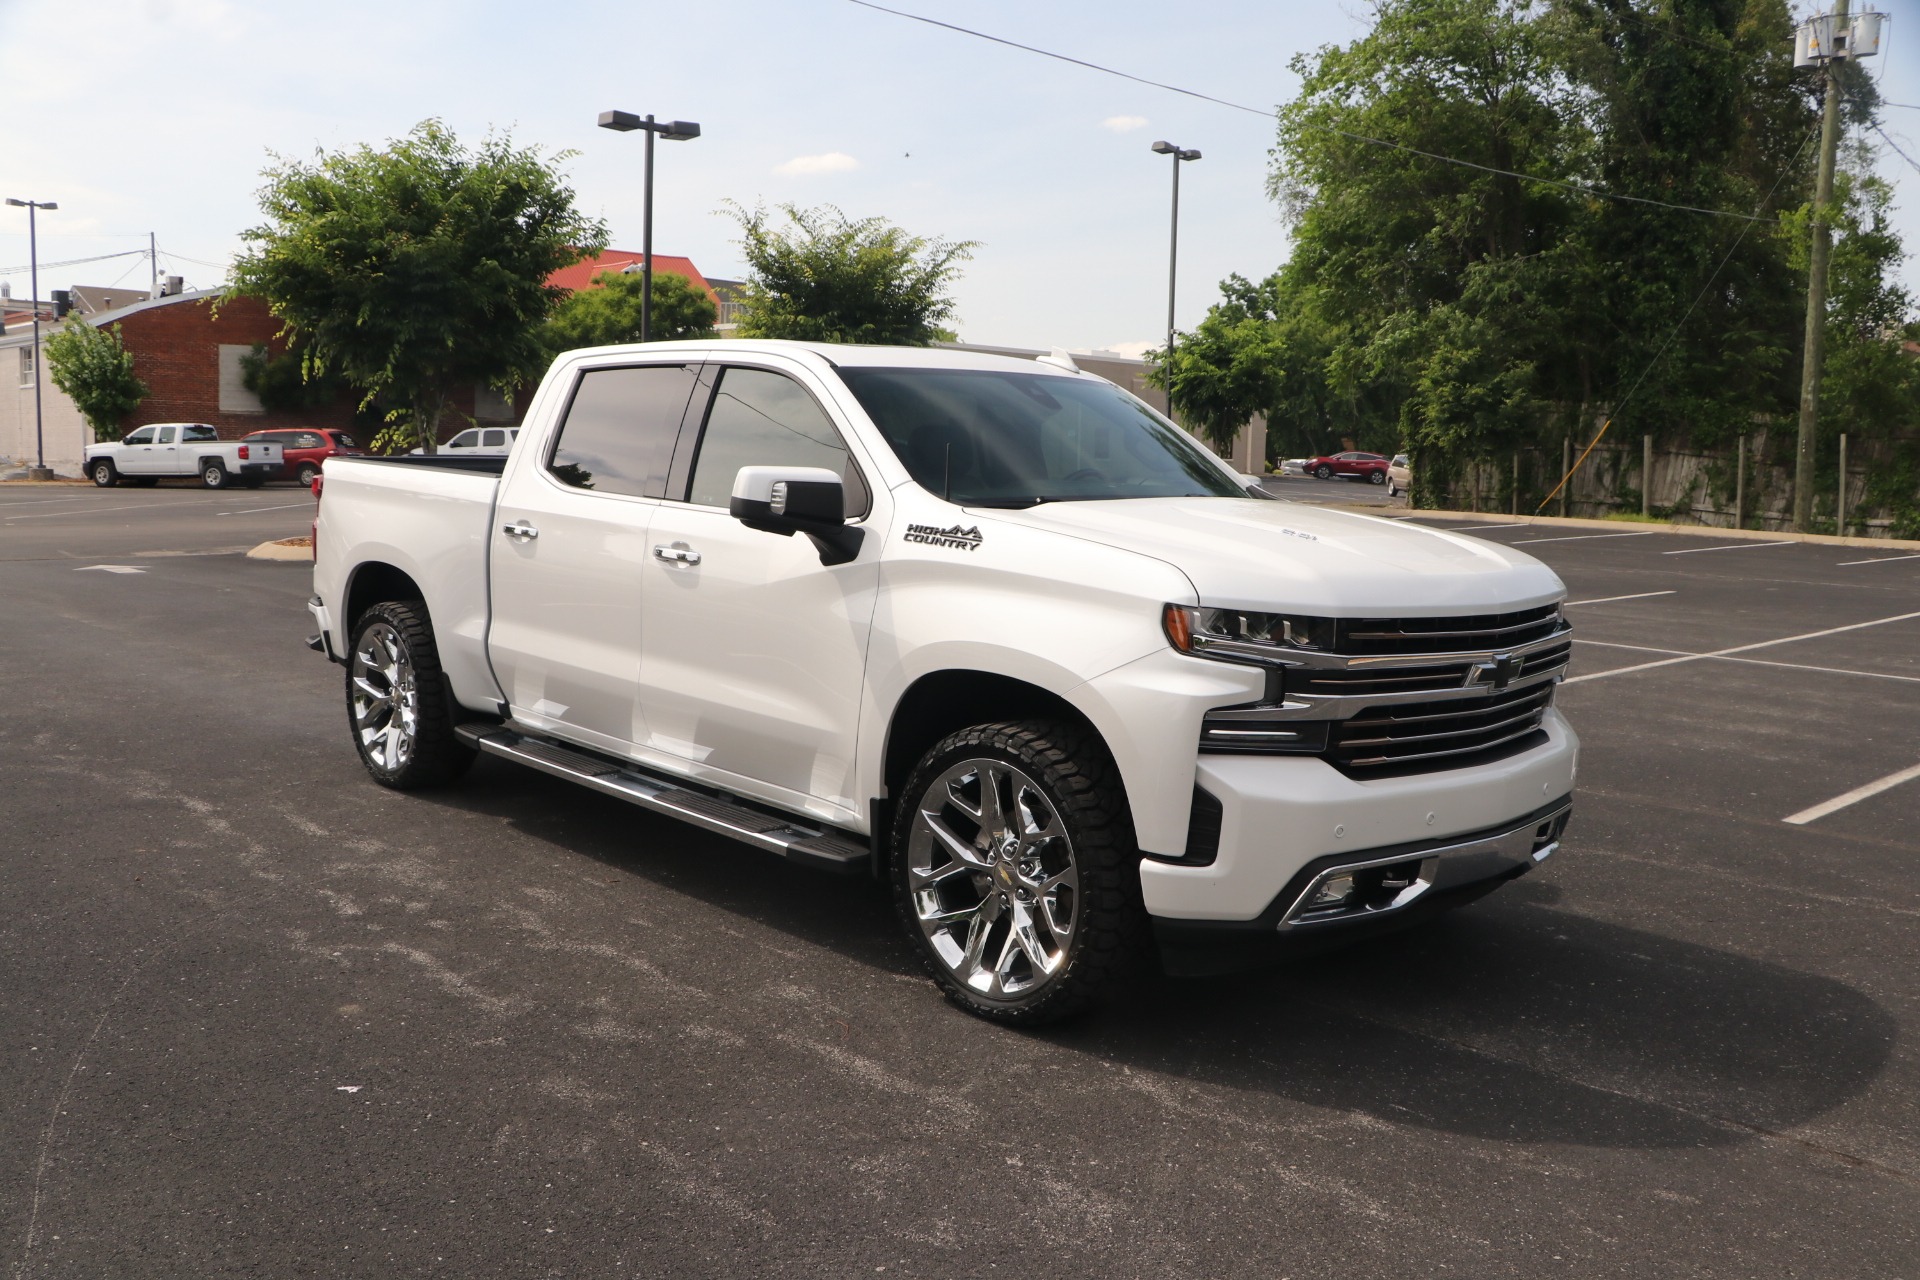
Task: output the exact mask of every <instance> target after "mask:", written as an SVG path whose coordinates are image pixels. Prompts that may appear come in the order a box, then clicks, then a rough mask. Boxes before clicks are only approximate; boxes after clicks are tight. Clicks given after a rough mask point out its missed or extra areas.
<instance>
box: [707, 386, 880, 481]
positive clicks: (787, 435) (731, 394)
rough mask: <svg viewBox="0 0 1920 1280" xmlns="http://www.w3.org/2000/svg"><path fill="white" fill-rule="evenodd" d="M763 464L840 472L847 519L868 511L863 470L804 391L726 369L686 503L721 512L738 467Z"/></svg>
mask: <svg viewBox="0 0 1920 1280" xmlns="http://www.w3.org/2000/svg"><path fill="white" fill-rule="evenodd" d="M768 466H787V467H825V468H826V469H827V470H829V471H836V472H839V473H840V476H841V478H842V479H843V480H844V481H845V482H846V486H847V514H848V515H849V516H858V515H864V514H866V510H867V488H866V485H865V484H864V483H863V482H862V481H861V478H860V472H859V470H858V469H857V468H856V467H854V465H853V460H852V459H851V458H850V457H848V456H847V446H846V445H845V444H843V443H841V440H840V433H839V432H838V431H836V430H835V429H834V426H833V422H832V420H831V419H829V418H828V417H827V415H826V412H825V411H824V410H822V409H821V408H820V406H819V404H817V403H816V402H815V401H814V398H813V397H812V396H810V395H808V394H807V392H806V389H805V388H804V387H802V386H801V385H800V384H799V383H797V382H795V381H794V380H793V379H792V378H789V377H786V376H785V375H783V374H778V373H768V372H767V371H766V370H764V369H728V370H726V371H725V372H724V373H722V374H721V375H720V385H719V386H718V387H717V388H716V389H715V390H714V393H713V405H712V407H711V408H710V409H709V410H708V411H707V426H706V430H705V432H703V433H702V434H701V437H700V454H699V456H698V457H697V458H696V459H695V460H694V464H693V483H692V485H691V486H690V487H689V491H688V493H687V501H688V502H692V503H695V504H697V505H699V506H703V507H724V506H726V505H727V503H728V500H729V499H730V498H732V496H733V478H734V476H735V475H736V474H738V472H739V470H740V468H742V467H768Z"/></svg>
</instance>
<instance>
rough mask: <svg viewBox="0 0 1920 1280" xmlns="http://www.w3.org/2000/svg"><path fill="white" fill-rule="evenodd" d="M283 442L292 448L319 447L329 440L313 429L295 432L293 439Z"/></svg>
mask: <svg viewBox="0 0 1920 1280" xmlns="http://www.w3.org/2000/svg"><path fill="white" fill-rule="evenodd" d="M281 443H283V444H285V445H286V446H287V447H289V448H292V449H318V448H320V447H322V446H323V445H325V444H326V443H327V442H326V441H325V440H322V439H321V438H320V437H319V436H318V435H315V434H314V433H313V432H311V431H300V432H295V433H294V435H293V438H292V439H290V440H283V441H281Z"/></svg>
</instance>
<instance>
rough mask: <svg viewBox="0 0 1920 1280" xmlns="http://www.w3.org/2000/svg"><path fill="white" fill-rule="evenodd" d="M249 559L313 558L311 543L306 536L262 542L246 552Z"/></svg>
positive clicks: (301, 559)
mask: <svg viewBox="0 0 1920 1280" xmlns="http://www.w3.org/2000/svg"><path fill="white" fill-rule="evenodd" d="M247 559H249V560H299V561H308V560H311V559H313V545H312V543H311V542H309V541H308V540H307V539H306V538H287V539H284V540H283V541H280V542H263V543H261V544H260V545H259V546H257V547H255V548H254V549H253V550H251V551H249V552H247Z"/></svg>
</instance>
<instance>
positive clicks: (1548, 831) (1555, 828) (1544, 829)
mask: <svg viewBox="0 0 1920 1280" xmlns="http://www.w3.org/2000/svg"><path fill="white" fill-rule="evenodd" d="M1571 816H1572V815H1571V814H1569V813H1562V814H1560V816H1559V817H1557V818H1549V819H1547V821H1545V822H1543V823H1541V824H1540V825H1539V826H1538V827H1536V828H1534V832H1533V860H1534V861H1535V862H1536V863H1539V862H1545V861H1546V860H1547V859H1548V858H1551V857H1552V856H1553V853H1554V850H1556V849H1558V848H1559V847H1560V837H1561V836H1562V835H1563V834H1564V833H1565V832H1566V829H1567V819H1568V818H1569V817H1571Z"/></svg>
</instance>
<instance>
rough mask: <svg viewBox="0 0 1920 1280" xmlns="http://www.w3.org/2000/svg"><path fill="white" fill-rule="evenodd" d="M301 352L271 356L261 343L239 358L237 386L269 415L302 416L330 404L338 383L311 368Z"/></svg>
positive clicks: (311, 363)
mask: <svg viewBox="0 0 1920 1280" xmlns="http://www.w3.org/2000/svg"><path fill="white" fill-rule="evenodd" d="M313 363H314V362H313V359H312V357H311V356H310V355H309V354H308V353H307V352H305V351H301V350H298V349H288V350H286V351H282V352H280V353H279V354H278V355H275V354H273V353H272V352H271V351H269V350H268V349H267V344H266V343H264V342H256V343H254V344H253V350H251V351H249V352H247V354H245V355H243V356H241V357H240V385H242V386H244V387H245V388H246V389H247V390H249V391H251V392H253V394H254V395H256V396H258V397H260V404H261V405H262V407H264V408H265V409H267V410H268V411H269V412H273V413H304V412H306V411H308V410H312V409H320V408H324V407H325V406H327V405H329V404H331V403H333V398H334V397H335V396H337V395H338V394H340V380H339V379H338V378H334V377H330V376H328V375H327V374H325V373H321V372H319V371H318V370H316V369H314V368H313Z"/></svg>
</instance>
